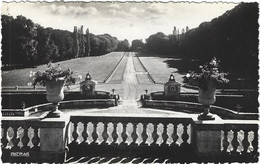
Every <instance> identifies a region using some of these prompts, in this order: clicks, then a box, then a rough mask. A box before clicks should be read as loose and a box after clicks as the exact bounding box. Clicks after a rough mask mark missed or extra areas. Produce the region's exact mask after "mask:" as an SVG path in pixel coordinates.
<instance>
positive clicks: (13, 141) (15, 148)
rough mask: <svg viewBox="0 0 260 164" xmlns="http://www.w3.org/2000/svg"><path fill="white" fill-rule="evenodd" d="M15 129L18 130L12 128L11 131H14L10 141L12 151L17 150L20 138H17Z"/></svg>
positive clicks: (15, 127) (14, 127)
mask: <svg viewBox="0 0 260 164" xmlns="http://www.w3.org/2000/svg"><path fill="white" fill-rule="evenodd" d="M17 129H18V126H16V125H15V126H13V130H14V136H13V138H12V139H11V141H12V143H13V147H12V149H13V150H18V149H19V147H18V143H19V141H20V138H17Z"/></svg>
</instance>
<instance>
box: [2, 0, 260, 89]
mask: <svg viewBox="0 0 260 164" xmlns="http://www.w3.org/2000/svg"><path fill="white" fill-rule="evenodd" d="M72 29H73V25H72ZM122 30H123V29H122ZM180 31H181V32H179V30H178V32H177V29H176V27H174V30H173V33H172V34H171V35H165V34H164V33H162V32H158V33H156V34H153V35H151V36H150V37H148V38H147V39H146V42H143V41H142V40H139V39H136V40H133V41H132V44H131V47H130V44H129V42H128V40H123V41H119V40H118V39H117V38H116V37H113V36H111V35H109V34H103V35H94V34H92V33H91V29H88V28H87V27H86V29H84V28H83V26H81V27H76V26H75V27H74V31H73V32H70V31H65V30H58V29H53V28H44V27H42V26H41V25H39V24H36V23H34V22H33V21H31V20H30V19H27V18H26V17H24V16H17V17H16V18H14V17H12V16H7V15H2V63H3V66H4V67H6V66H8V65H10V64H12V65H16V66H21V67H30V66H35V65H40V64H45V63H48V62H50V61H52V62H56V61H62V60H68V59H72V58H78V57H87V56H98V55H103V54H106V53H109V52H112V51H129V50H131V51H139V52H142V54H144V55H145V54H146V55H151V54H152V55H156V56H164V55H167V56H174V57H178V58H181V59H182V62H183V64H179V65H176V63H172V61H169V62H168V63H167V64H168V65H169V66H170V67H177V68H178V70H179V71H180V72H187V71H188V70H192V69H193V70H194V68H195V67H194V66H196V68H197V66H198V65H199V64H203V63H204V62H206V61H209V60H210V59H211V58H212V57H217V58H218V59H220V60H221V66H222V69H224V70H225V71H227V72H230V74H232V76H233V77H234V78H239V77H243V78H244V79H246V80H247V81H248V82H249V83H248V85H249V86H254V87H257V79H258V4H257V3H241V4H239V5H237V6H236V7H235V8H234V9H232V10H230V11H227V12H226V13H225V14H223V15H221V16H219V17H218V18H215V19H213V20H212V21H211V22H203V23H201V24H200V26H199V27H197V28H193V29H189V27H186V29H185V30H184V29H183V30H180ZM104 33H105V31H104ZM194 61H195V62H194ZM194 63H195V64H194Z"/></svg>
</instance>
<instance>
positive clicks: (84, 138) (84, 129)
mask: <svg viewBox="0 0 260 164" xmlns="http://www.w3.org/2000/svg"><path fill="white" fill-rule="evenodd" d="M87 128H88V122H84V123H83V132H82V137H83V141H82V143H85V142H86V140H87V138H88V133H87Z"/></svg>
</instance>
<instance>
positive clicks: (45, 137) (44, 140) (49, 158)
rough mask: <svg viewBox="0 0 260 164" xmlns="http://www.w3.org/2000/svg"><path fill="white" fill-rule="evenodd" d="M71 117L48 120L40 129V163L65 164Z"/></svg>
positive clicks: (43, 121)
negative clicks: (67, 126)
mask: <svg viewBox="0 0 260 164" xmlns="http://www.w3.org/2000/svg"><path fill="white" fill-rule="evenodd" d="M68 122H69V117H62V118H46V119H44V120H42V121H41V124H42V127H41V128H40V142H41V144H40V152H41V153H40V157H39V159H40V161H43V162H52V163H60V162H61V163H63V162H64V157H65V142H66V138H65V137H66V133H67V132H66V125H67V124H68Z"/></svg>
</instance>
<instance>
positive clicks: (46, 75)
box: [29, 63, 82, 86]
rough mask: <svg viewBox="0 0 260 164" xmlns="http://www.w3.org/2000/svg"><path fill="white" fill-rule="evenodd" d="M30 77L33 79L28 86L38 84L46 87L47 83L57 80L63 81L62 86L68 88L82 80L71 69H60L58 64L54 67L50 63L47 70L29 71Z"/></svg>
mask: <svg viewBox="0 0 260 164" xmlns="http://www.w3.org/2000/svg"><path fill="white" fill-rule="evenodd" d="M30 77H32V78H33V83H32V84H29V85H33V86H35V85H36V84H38V83H39V84H40V85H42V86H46V83H47V82H50V81H58V80H64V85H65V86H69V85H72V84H75V83H76V82H77V81H79V80H81V79H82V76H81V75H76V72H73V71H71V69H62V68H61V67H60V65H59V64H58V65H57V66H55V65H54V64H52V63H49V64H47V69H46V70H44V71H38V72H32V71H30Z"/></svg>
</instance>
